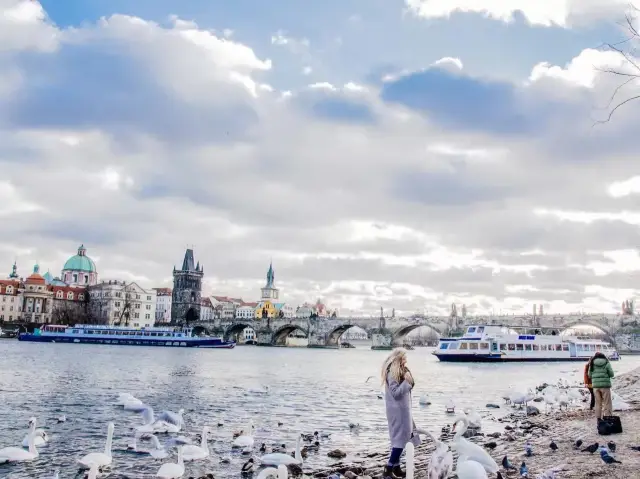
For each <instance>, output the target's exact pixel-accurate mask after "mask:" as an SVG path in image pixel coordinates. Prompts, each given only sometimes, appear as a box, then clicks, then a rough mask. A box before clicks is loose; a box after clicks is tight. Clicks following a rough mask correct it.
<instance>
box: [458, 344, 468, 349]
mask: <svg viewBox="0 0 640 479" xmlns="http://www.w3.org/2000/svg"><path fill="white" fill-rule="evenodd" d="M460 349H469V343H460Z"/></svg>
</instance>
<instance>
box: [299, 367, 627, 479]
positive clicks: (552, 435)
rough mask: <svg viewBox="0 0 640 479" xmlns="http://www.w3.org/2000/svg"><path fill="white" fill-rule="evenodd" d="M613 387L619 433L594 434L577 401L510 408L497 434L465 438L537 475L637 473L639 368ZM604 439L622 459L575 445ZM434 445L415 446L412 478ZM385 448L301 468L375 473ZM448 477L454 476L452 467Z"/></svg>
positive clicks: (322, 473) (420, 474)
mask: <svg viewBox="0 0 640 479" xmlns="http://www.w3.org/2000/svg"><path fill="white" fill-rule="evenodd" d="M613 390H614V391H615V392H616V393H617V394H619V395H620V396H621V397H622V398H623V399H624V400H625V401H626V402H627V403H628V404H629V405H630V406H631V409H630V410H627V411H616V412H615V413H614V414H616V415H618V416H620V418H621V420H622V427H623V431H624V432H623V433H622V434H616V435H611V436H599V435H598V433H597V429H596V419H595V415H594V413H593V412H591V411H589V410H588V408H587V409H585V408H584V406H583V405H582V404H580V405H579V406H577V407H573V408H571V409H569V411H561V412H560V411H555V412H552V413H549V414H544V412H543V413H542V414H539V415H535V416H529V417H525V416H524V414H523V413H522V412H520V411H518V410H516V409H514V410H513V412H512V413H510V414H509V415H507V416H505V417H503V418H501V419H499V420H498V424H499V425H501V426H503V428H504V432H502V433H499V437H495V438H494V437H490V436H489V435H487V436H484V435H478V436H474V437H471V438H470V440H471V441H474V442H476V443H477V444H479V445H485V444H488V443H491V442H493V443H495V444H490V445H491V446H494V447H493V449H489V448H487V449H486V450H487V452H488V453H489V454H491V456H492V457H493V458H494V459H495V461H496V462H497V463H498V464H499V465H500V464H501V461H502V458H503V457H504V456H507V457H508V458H509V460H510V462H511V463H512V464H514V465H516V466H517V467H519V466H520V464H521V463H522V462H523V461H524V462H525V463H526V464H527V467H528V469H529V475H528V477H530V478H536V477H539V476H541V475H542V474H543V473H545V472H546V471H548V470H550V469H553V468H555V469H556V473H555V474H556V475H555V477H556V478H557V479H564V478H571V479H574V478H575V479H578V478H592V477H608V478H610V479H614V478H615V479H618V478H619V479H632V478H640V452H639V451H636V450H634V449H631V448H630V447H629V446H640V368H637V369H635V370H633V371H631V372H629V373H627V374H623V375H621V376H620V377H619V378H616V379H615V380H614V385H613ZM506 407H509V406H506ZM432 432H433V433H434V434H435V433H437V431H432ZM496 435H497V434H496ZM450 438H451V435H450V434H444V433H443V435H442V437H441V439H442V440H443V441H445V442H447V441H448V440H449V439H450ZM577 440H582V447H581V448H579V449H576V448H575V442H576V441H577ZM527 441H528V442H529V444H530V445H531V447H532V452H533V454H532V455H531V456H526V454H525V443H526V442H527ZM552 441H553V442H555V444H556V445H557V446H558V448H557V450H555V451H553V450H552V449H551V447H550V444H551V442H552ZM609 441H613V442H614V443H615V452H613V453H612V455H613V456H614V457H615V458H616V459H617V460H619V461H621V462H622V464H614V465H609V464H605V463H604V462H603V461H602V459H601V458H600V455H599V454H598V453H597V452H596V453H595V454H590V453H589V452H581V450H580V449H582V448H584V447H586V446H588V445H590V444H593V443H596V442H598V443H599V444H601V445H606V444H607V443H608V442H609ZM434 448H435V446H434V444H433V443H432V442H431V441H429V440H428V439H426V440H425V441H424V442H423V444H422V445H421V446H419V447H418V448H416V452H415V458H416V460H415V464H416V477H417V478H426V477H427V472H426V471H427V465H428V464H429V459H430V456H431V453H432V452H433V450H434ZM387 454H388V451H387V450H386V445H381V446H380V449H379V450H377V451H372V452H371V453H370V454H368V455H366V456H361V457H359V458H358V460H357V462H355V461H353V462H349V463H346V462H338V463H336V464H334V465H333V466H332V467H330V468H326V469H322V470H314V471H306V470H305V471H304V473H305V475H306V476H307V477H315V478H329V477H331V478H341V477H348V478H356V477H360V478H366V477H370V478H380V477H381V476H382V469H383V467H384V464H385V462H386V460H387ZM454 458H455V455H454ZM455 459H457V458H455ZM501 471H502V473H503V475H504V476H505V477H509V476H510V477H520V474H518V473H516V474H514V473H511V474H509V475H508V476H507V475H506V474H505V471H504V469H502V468H501ZM451 477H455V473H454V474H453V475H452V476H451ZM489 477H492V476H491V475H490V476H489ZM541 477H544V476H541ZM545 479H546V477H545Z"/></svg>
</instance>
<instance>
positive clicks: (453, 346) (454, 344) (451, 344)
mask: <svg viewBox="0 0 640 479" xmlns="http://www.w3.org/2000/svg"><path fill="white" fill-rule="evenodd" d="M449 349H458V343H449Z"/></svg>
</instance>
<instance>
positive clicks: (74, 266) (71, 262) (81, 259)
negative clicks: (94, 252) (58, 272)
mask: <svg viewBox="0 0 640 479" xmlns="http://www.w3.org/2000/svg"><path fill="white" fill-rule="evenodd" d="M62 270H63V271H85V272H88V273H95V272H96V264H95V263H94V262H93V260H92V259H91V258H89V257H88V256H87V250H86V249H85V247H84V245H80V247H79V248H78V254H77V255H75V256H72V257H71V258H69V259H68V260H67V262H66V263H65V264H64V268H62Z"/></svg>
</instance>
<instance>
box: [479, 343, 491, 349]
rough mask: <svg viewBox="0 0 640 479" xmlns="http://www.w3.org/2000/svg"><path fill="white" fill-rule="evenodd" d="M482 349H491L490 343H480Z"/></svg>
mask: <svg viewBox="0 0 640 479" xmlns="http://www.w3.org/2000/svg"><path fill="white" fill-rule="evenodd" d="M480 349H489V343H480Z"/></svg>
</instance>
